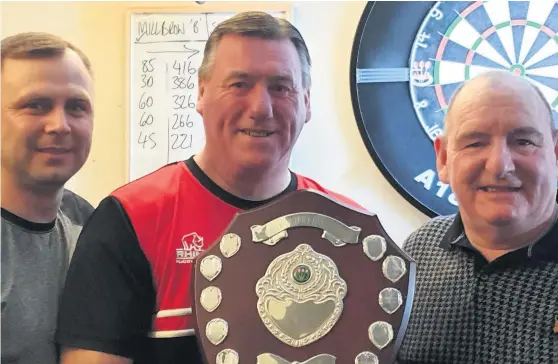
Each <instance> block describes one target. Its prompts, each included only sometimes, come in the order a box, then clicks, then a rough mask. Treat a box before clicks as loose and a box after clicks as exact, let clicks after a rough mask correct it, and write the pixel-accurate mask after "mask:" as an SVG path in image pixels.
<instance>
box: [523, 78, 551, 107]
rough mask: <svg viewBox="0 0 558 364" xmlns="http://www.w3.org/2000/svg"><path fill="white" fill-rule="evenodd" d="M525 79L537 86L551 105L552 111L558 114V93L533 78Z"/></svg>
mask: <svg viewBox="0 0 558 364" xmlns="http://www.w3.org/2000/svg"><path fill="white" fill-rule="evenodd" d="M525 78H527V79H528V80H529V81H531V82H532V83H533V84H535V86H537V87H538V88H539V90H540V91H541V92H542V94H543V95H544V97H545V98H546V100H547V101H548V103H549V104H550V107H551V108H552V110H554V111H556V112H558V91H557V90H555V89H553V88H551V87H548V86H546V85H545V84H543V83H541V82H539V81H537V80H535V79H533V78H531V77H525Z"/></svg>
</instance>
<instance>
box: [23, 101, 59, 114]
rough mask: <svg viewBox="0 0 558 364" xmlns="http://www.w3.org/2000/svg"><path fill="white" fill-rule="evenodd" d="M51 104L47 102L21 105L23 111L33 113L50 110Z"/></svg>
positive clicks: (31, 102) (32, 102) (30, 102)
mask: <svg viewBox="0 0 558 364" xmlns="http://www.w3.org/2000/svg"><path fill="white" fill-rule="evenodd" d="M51 106H52V103H51V102H49V101H47V100H35V101H29V102H28V103H26V104H24V105H23V109H29V110H31V111H32V112H34V113H38V112H46V111H49V110H50V109H51Z"/></svg>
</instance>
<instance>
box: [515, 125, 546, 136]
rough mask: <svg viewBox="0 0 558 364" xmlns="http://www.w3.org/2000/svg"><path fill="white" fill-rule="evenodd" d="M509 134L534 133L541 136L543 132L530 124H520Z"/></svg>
mask: <svg viewBox="0 0 558 364" xmlns="http://www.w3.org/2000/svg"><path fill="white" fill-rule="evenodd" d="M509 134H511V135H534V136H536V137H538V138H542V137H543V134H542V133H541V132H540V131H538V130H537V129H535V128H533V127H532V126H522V127H520V128H516V129H513V130H512V131H511V132H510V133H509Z"/></svg>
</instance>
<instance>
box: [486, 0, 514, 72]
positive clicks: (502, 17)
mask: <svg viewBox="0 0 558 364" xmlns="http://www.w3.org/2000/svg"><path fill="white" fill-rule="evenodd" d="M483 7H484V10H485V11H486V14H487V15H488V18H489V19H490V22H491V23H492V24H493V25H494V27H495V28H496V34H497V35H498V38H499V39H500V42H501V43H502V45H503V46H504V50H505V51H506V54H507V55H508V58H509V60H510V61H511V62H512V63H514V64H515V63H517V54H516V52H515V43H514V36H513V31H512V27H511V20H512V19H511V11H510V6H509V2H508V1H494V0H491V1H486V2H484V3H483Z"/></svg>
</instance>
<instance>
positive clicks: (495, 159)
mask: <svg viewBox="0 0 558 364" xmlns="http://www.w3.org/2000/svg"><path fill="white" fill-rule="evenodd" d="M486 169H487V170H489V171H490V172H492V173H493V174H494V175H495V176H497V177H498V178H501V177H503V176H505V175H506V174H507V173H509V172H513V171H514V170H515V164H514V162H513V154H512V151H511V150H510V147H509V145H508V144H507V142H506V141H501V142H498V143H494V144H493V145H492V146H491V148H490V150H489V155H488V158H487V161H486Z"/></svg>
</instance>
